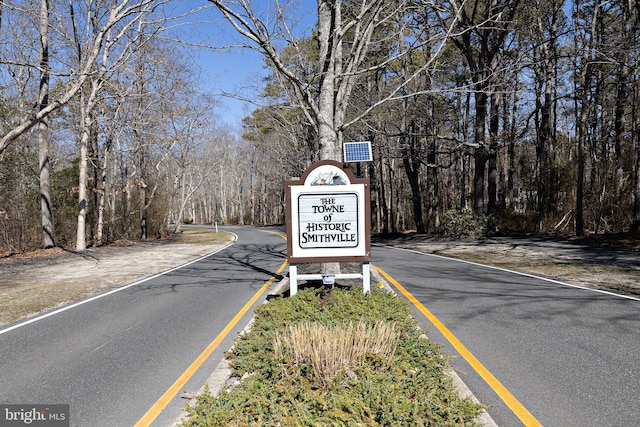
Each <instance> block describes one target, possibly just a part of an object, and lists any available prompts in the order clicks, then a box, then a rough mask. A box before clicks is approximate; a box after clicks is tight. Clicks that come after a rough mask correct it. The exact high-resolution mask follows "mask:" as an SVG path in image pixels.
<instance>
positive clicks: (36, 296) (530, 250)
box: [0, 235, 640, 326]
mask: <svg viewBox="0 0 640 427" xmlns="http://www.w3.org/2000/svg"><path fill="white" fill-rule="evenodd" d="M375 243H377V244H387V245H394V246H398V247H404V248H408V249H414V250H420V251H425V252H430V253H435V254H439V255H443V256H449V257H455V258H461V259H466V260H469V261H474V262H480V263H486V264H491V265H495V266H500V267H503V268H508V269H513V270H518V271H522V272H527V273H532V274H537V275H541V276H544V277H549V278H553V279H556V280H561V281H565V282H568V283H572V284H576V285H582V286H588V287H597V288H603V289H617V290H622V291H624V292H630V293H637V294H640V248H638V247H636V245H640V244H638V243H637V242H631V244H628V242H627V244H626V245H619V244H618V245H614V247H611V246H606V247H603V246H602V245H593V244H587V245H585V244H576V243H575V242H570V241H566V240H563V241H560V240H553V239H540V238H533V239H512V238H498V239H487V240H480V241H459V240H457V241H447V240H440V239H436V238H432V237H428V236H416V235H410V236H403V237H399V238H393V239H375ZM222 246H223V244H221V243H215V244H207V243H202V242H197V243H184V242H181V241H180V239H173V240H167V241H152V242H145V243H138V244H132V243H128V244H116V245H111V246H106V247H99V248H91V249H88V250H86V251H84V252H81V253H76V252H70V251H64V250H62V249H59V248H56V249H52V250H43V251H37V252H34V253H30V254H27V255H17V256H12V257H4V258H0V326H2V325H7V324H10V323H13V322H16V321H18V320H20V319H25V318H28V317H32V316H35V315H37V314H39V313H42V312H44V311H47V310H51V309H53V308H56V307H59V306H62V305H65V304H68V303H70V302H73V301H77V300H80V299H83V298H87V297H90V296H92V295H96V294H98V293H101V292H105V291H108V290H110V289H113V288H117V287H119V286H122V285H124V284H128V283H131V282H134V281H137V280H140V279H143V278H145V277H149V276H152V275H154V274H158V273H160V272H163V271H166V270H168V269H171V268H173V267H177V266H179V265H182V264H185V263H187V262H189V261H192V260H194V259H197V258H199V257H201V256H203V255H206V254H209V253H211V252H213V251H215V250H217V249H219V248H220V247H222ZM620 248H622V249H620ZM373 264H375V260H374V261H373Z"/></svg>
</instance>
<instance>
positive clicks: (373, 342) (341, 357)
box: [274, 321, 399, 390]
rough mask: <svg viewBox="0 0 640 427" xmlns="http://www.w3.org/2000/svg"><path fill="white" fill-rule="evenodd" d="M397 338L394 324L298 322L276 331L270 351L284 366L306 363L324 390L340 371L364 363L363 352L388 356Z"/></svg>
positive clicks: (294, 366)
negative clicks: (338, 324)
mask: <svg viewBox="0 0 640 427" xmlns="http://www.w3.org/2000/svg"><path fill="white" fill-rule="evenodd" d="M398 339H399V335H398V334H397V333H396V331H395V324H394V323H387V322H384V321H378V322H376V323H375V324H372V323H367V322H363V321H359V322H358V323H357V324H355V325H354V324H353V322H349V324H348V325H344V326H335V327H327V326H325V325H323V324H321V323H317V322H313V323H300V324H297V325H291V326H290V327H289V330H288V331H286V332H283V333H278V334H276V336H275V338H274V352H275V357H276V359H277V360H279V361H280V362H281V363H283V364H284V365H285V367H287V366H289V367H293V368H294V369H297V368H299V367H300V366H301V365H302V364H308V365H310V366H311V368H312V370H313V373H314V376H315V378H316V380H317V382H318V385H319V386H320V387H321V388H323V389H325V390H326V389H327V388H328V387H329V386H330V384H331V382H332V381H333V379H334V378H336V377H337V376H338V375H339V374H340V373H341V372H342V371H343V370H348V369H349V368H352V367H356V366H360V365H362V364H363V363H365V361H366V359H367V355H373V356H377V357H381V358H385V359H391V357H393V354H394V353H395V350H396V347H397V345H398ZM285 372H286V369H285Z"/></svg>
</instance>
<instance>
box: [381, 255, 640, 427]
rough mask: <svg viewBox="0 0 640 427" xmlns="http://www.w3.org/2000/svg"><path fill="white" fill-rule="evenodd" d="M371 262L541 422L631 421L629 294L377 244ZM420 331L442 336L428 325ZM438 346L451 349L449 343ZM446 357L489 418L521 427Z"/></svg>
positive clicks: (638, 375) (634, 378)
mask: <svg viewBox="0 0 640 427" xmlns="http://www.w3.org/2000/svg"><path fill="white" fill-rule="evenodd" d="M373 263H374V264H375V265H377V266H379V267H381V268H382V269H383V270H385V271H386V272H387V273H389V274H390V275H391V276H392V277H393V278H394V279H395V280H397V281H398V282H399V283H400V284H401V285H402V286H404V287H405V288H406V290H407V291H409V292H410V293H411V294H412V295H413V296H414V297H415V298H417V299H418V300H419V301H420V302H421V303H422V304H423V305H424V306H425V307H426V308H427V309H428V310H429V311H430V312H431V313H433V314H434V315H435V316H436V317H437V318H438V319H440V321H441V322H442V323H444V325H445V326H446V327H447V328H448V329H449V330H450V331H451V332H452V333H453V334H454V335H455V336H456V337H457V338H458V339H459V340H460V341H461V342H462V343H463V344H464V346H465V347H466V348H467V349H468V350H470V351H471V353H473V355H475V357H476V358H477V359H478V360H479V361H480V362H481V363H482V364H483V365H484V366H485V367H486V368H487V369H489V371H490V372H491V373H492V374H493V375H494V376H495V377H496V378H497V379H498V380H499V381H500V382H501V383H502V384H503V385H504V386H505V387H506V388H507V389H508V390H509V391H510V392H511V394H512V395H513V396H515V398H516V399H517V400H518V401H519V402H520V403H521V404H522V405H524V407H525V408H526V409H527V410H528V411H529V412H530V413H531V414H532V415H533V416H534V417H535V418H537V420H538V421H539V422H541V423H542V424H543V425H545V426H547V427H550V426H558V427H571V426H576V427H588V426H594V427H596V426H597V427H602V426H617V427H622V426H637V425H638V423H639V422H640V405H638V404H637V397H638V395H640V369H638V366H640V302H638V300H635V299H629V298H623V297H618V296H614V295H611V294H606V293H598V292H595V291H593V290H586V289H579V288H575V287H570V286H563V285H560V284H557V283H552V282H549V281H544V280H541V279H535V278H531V277H526V276H521V275H517V274H513V273H509V272H505V271H501V270H498V269H492V268H488V267H482V266H478V265H474V264H470V263H464V262H460V261H455V260H452V259H447V258H442V257H437V256H432V255H425V254H419V253H416V252H412V251H407V250H399V249H393V248H387V247H382V246H375V247H374V249H373ZM418 317H419V318H422V319H423V321H424V322H425V324H426V323H427V321H426V319H425V318H424V316H421V315H419V316H418ZM429 335H430V336H431V337H432V338H433V339H435V340H437V341H439V342H442V343H445V342H446V340H445V338H444V337H443V336H442V334H440V333H439V332H438V331H437V330H436V328H434V327H431V328H430V332H429ZM446 350H447V351H448V352H449V353H450V354H455V351H454V349H453V348H452V347H451V346H449V345H447V346H446ZM454 365H455V366H456V367H457V368H458V369H459V370H460V372H461V377H462V379H463V380H464V381H465V383H467V385H468V386H469V387H470V388H471V390H472V391H473V392H474V394H476V396H477V397H478V398H479V400H480V401H481V402H483V403H485V404H488V405H489V406H490V409H489V413H490V415H491V416H492V417H493V418H494V420H495V421H496V422H497V423H498V425H501V426H518V425H522V423H521V422H520V420H519V419H518V418H517V417H516V416H514V414H513V412H512V411H511V410H510V409H509V408H508V407H507V406H506V405H505V404H504V403H503V402H502V401H501V399H500V398H499V397H498V396H497V395H496V393H495V392H494V391H493V390H492V389H491V388H490V387H489V386H488V385H487V383H486V382H485V381H484V380H482V379H481V378H480V377H479V375H478V374H477V373H476V372H475V371H474V369H473V368H472V367H471V366H470V365H469V364H468V363H466V362H465V361H464V360H463V359H462V358H461V357H457V358H456V359H455V360H454Z"/></svg>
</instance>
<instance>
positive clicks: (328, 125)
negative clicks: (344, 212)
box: [317, 0, 341, 160]
mask: <svg viewBox="0 0 640 427" xmlns="http://www.w3.org/2000/svg"><path fill="white" fill-rule="evenodd" d="M340 18H341V15H340V3H338V2H335V1H334V0H318V43H319V49H320V50H319V60H320V64H319V66H320V70H321V75H320V82H319V85H320V89H319V96H318V112H317V122H318V139H319V143H320V153H319V155H320V160H341V158H340V157H341V156H340V147H339V146H338V134H337V123H336V122H335V107H336V105H335V95H336V59H337V53H339V52H338V51H337V48H336V45H335V43H336V42H337V37H336V29H337V28H340V27H341V22H340Z"/></svg>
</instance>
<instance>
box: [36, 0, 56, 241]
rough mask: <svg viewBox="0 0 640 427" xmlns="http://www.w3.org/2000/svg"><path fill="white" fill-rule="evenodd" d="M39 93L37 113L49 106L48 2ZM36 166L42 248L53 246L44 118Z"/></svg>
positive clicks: (44, 1) (42, 13) (42, 18)
mask: <svg viewBox="0 0 640 427" xmlns="http://www.w3.org/2000/svg"><path fill="white" fill-rule="evenodd" d="M40 73H41V74H40V93H39V96H38V111H42V110H44V109H45V108H47V105H48V104H49V1H48V0H41V1H40ZM38 164H39V168H40V213H41V221H42V247H43V248H45V249H46V248H52V247H53V246H54V245H55V242H54V234H53V207H52V204H51V169H50V166H51V165H50V163H49V123H48V120H47V118H44V119H43V120H41V121H40V123H39V124H38Z"/></svg>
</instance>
